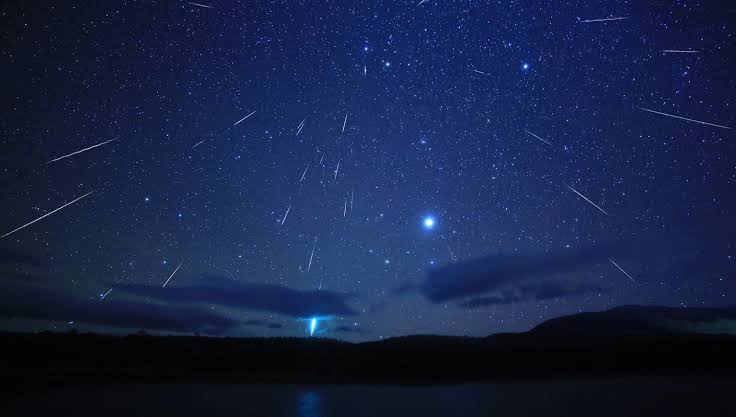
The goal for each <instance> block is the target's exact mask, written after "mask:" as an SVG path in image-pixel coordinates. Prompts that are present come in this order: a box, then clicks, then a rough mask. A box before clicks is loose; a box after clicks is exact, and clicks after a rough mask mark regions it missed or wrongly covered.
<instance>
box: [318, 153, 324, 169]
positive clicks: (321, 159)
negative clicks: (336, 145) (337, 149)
mask: <svg viewBox="0 0 736 417" xmlns="http://www.w3.org/2000/svg"><path fill="white" fill-rule="evenodd" d="M324 159H325V154H322V158H319V165H320V166H321V165H322V161H324Z"/></svg>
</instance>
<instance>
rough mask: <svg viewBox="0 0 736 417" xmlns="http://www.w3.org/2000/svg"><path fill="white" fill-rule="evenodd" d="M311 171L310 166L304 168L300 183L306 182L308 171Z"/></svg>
mask: <svg viewBox="0 0 736 417" xmlns="http://www.w3.org/2000/svg"><path fill="white" fill-rule="evenodd" d="M308 169H309V164H307V166H306V167H305V168H304V172H302V177H301V178H300V179H299V182H302V181H304V176H305V175H307V170H308Z"/></svg>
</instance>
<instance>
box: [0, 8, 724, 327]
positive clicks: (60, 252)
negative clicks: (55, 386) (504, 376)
mask: <svg viewBox="0 0 736 417" xmlns="http://www.w3.org/2000/svg"><path fill="white" fill-rule="evenodd" d="M198 3H200V4H201V5H207V6H211V7H202V6H198V5H194V4H190V3H187V2H179V1H136V2H132V1H127V2H97V1H79V2H75V1H70V2H20V1H17V2H5V3H3V5H2V6H0V27H2V28H3V29H2V30H1V31H0V68H2V70H1V73H2V74H3V76H4V77H3V78H4V80H3V87H2V94H0V186H1V187H0V200H1V201H2V204H1V207H2V210H1V212H0V213H1V216H0V233H2V234H5V233H7V232H10V231H13V230H14V229H16V228H18V227H20V226H23V225H24V224H26V223H28V222H30V221H32V220H34V219H37V218H38V217H40V216H42V215H44V214H46V213H49V212H51V211H52V210H54V209H56V208H59V207H61V206H63V205H64V204H66V203H69V202H70V201H72V200H74V199H76V198H78V197H81V196H83V195H85V194H86V193H88V192H90V191H93V190H94V192H93V193H92V194H90V195H88V196H86V197H85V198H83V199H81V200H79V201H76V202H74V203H73V204H70V205H69V206H66V207H64V208H63V209H61V210H59V211H57V212H55V213H53V214H51V215H49V216H47V217H45V218H43V219H41V220H39V221H38V222H36V223H34V224H31V225H29V226H27V227H26V228H23V229H20V230H18V231H16V232H14V233H12V234H10V235H8V236H6V237H4V238H2V239H0V285H1V286H3V287H4V289H3V291H2V292H3V294H4V295H2V296H0V316H1V317H2V318H0V326H1V327H2V328H5V329H46V328H49V329H57V330H66V329H69V328H80V329H91V330H105V331H117V330H115V329H120V328H123V329H125V330H124V331H130V330H131V329H132V330H137V329H139V328H147V329H149V330H153V331H164V332H167V331H173V332H181V331H184V332H190V331H191V332H194V331H199V332H206V333H212V334H228V335H263V336H268V335H278V336H293V335H303V334H304V333H305V329H306V328H307V322H306V321H304V320H303V319H307V318H310V317H312V316H318V317H320V318H322V319H323V320H321V321H320V323H319V326H318V330H317V334H319V335H322V336H329V337H339V338H346V339H351V340H352V339H377V338H380V337H388V336H397V335H404V334H413V333H439V334H470V335H485V334H488V333H493V332H499V331H521V330H526V329H528V328H529V327H530V326H533V325H535V324H537V323H539V322H541V321H543V320H545V319H548V318H551V317H555V316H559V315H562V314H569V313H573V312H578V311H594V310H601V309H606V308H610V307H614V306H617V305H622V304H664V305H675V306H677V305H683V306H723V305H733V304H734V301H735V300H734V294H735V293H734V291H736V284H735V283H734V273H735V272H736V258H735V257H736V251H735V250H734V249H735V248H734V243H736V238H735V237H734V232H736V221H735V220H734V210H735V209H736V195H735V190H736V188H735V187H736V131H735V130H734V129H730V128H728V127H734V126H736V114H735V112H734V103H733V97H734V94H735V93H736V81H735V78H734V76H733V74H736V65H735V64H736V62H735V59H736V37H735V33H736V31H735V24H736V11H735V10H734V9H733V8H729V7H728V6H727V5H725V4H722V5H719V4H718V3H719V2H682V1H675V2H590V1H581V2H525V1H524V2H500V3H498V2H485V1H454V2H453V1H441V0H428V1H426V2H424V3H422V4H421V5H419V6H417V3H418V1H417V2H376V1H361V2H358V1H355V2H349V1H344V2H343V1H335V2H323V1H299V2H297V1H284V2H273V3H270V2H269V3H268V4H266V2H227V1H204V0H203V1H201V2H198ZM645 3H646V4H645ZM611 17H625V19H619V20H608V21H593V22H586V20H596V19H604V18H611ZM666 50H678V51H691V52H666ZM646 109H648V110H650V111H647V110H646ZM252 112H255V113H252ZM655 112H659V113H655ZM251 113H252V115H251V116H250V117H248V118H247V119H245V120H243V121H242V122H240V123H238V124H235V123H236V122H238V121H239V120H241V119H242V118H243V117H245V116H246V115H249V114H251ZM668 115H675V116H680V117H684V118H688V119H693V120H696V121H701V122H707V123H711V124H703V123H697V122H694V121H688V120H683V119H678V118H674V117H670V116H668ZM302 122H303V124H302ZM712 124H715V125H719V126H713V125H712ZM115 138H117V139H116V140H114V141H112V142H109V143H106V144H104V145H101V146H98V147H95V148H92V149H89V150H87V151H85V152H81V153H78V154H75V155H72V156H69V157H67V158H63V159H60V160H58V161H54V162H51V163H47V162H48V161H51V160H53V159H55V158H58V157H61V156H65V155H67V154H70V153H73V152H76V151H79V150H82V149H85V148H88V147H91V146H93V145H96V144H99V143H102V142H105V141H108V140H111V139H115ZM338 164H339V168H338ZM305 170H306V172H305ZM577 193H579V194H577ZM586 199H588V200H590V201H586ZM287 211H288V215H286V216H285V214H286V213H287ZM428 217H431V218H432V219H434V223H433V224H432V225H431V227H427V224H425V219H426V218H428ZM284 218H285V219H284ZM282 223H283V224H282ZM312 253H313V256H312ZM310 258H311V265H310ZM180 264H181V267H180V268H179V269H178V270H177V266H179V265H180ZM619 268H620V269H619ZM175 270H176V274H175V275H174V276H173V277H172V278H171V280H170V281H169V282H168V284H167V285H166V287H165V288H161V287H162V286H163V285H164V283H165V282H166V281H167V279H168V278H169V277H170V276H171V274H172V273H173V272H174V271H175ZM622 270H623V271H622ZM624 271H625V272H624ZM627 274H628V275H629V276H627ZM111 288H112V291H110V292H109V293H108V290H110V289H111ZM105 293H107V295H106V296H104V297H102V296H101V295H102V294H105ZM70 322H71V323H70Z"/></svg>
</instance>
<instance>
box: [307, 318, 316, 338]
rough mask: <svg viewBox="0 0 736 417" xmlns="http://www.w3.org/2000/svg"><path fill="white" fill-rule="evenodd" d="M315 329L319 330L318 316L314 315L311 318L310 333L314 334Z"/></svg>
mask: <svg viewBox="0 0 736 417" xmlns="http://www.w3.org/2000/svg"><path fill="white" fill-rule="evenodd" d="M315 330H317V318H316V317H312V319H311V320H309V335H310V336H314V331H315Z"/></svg>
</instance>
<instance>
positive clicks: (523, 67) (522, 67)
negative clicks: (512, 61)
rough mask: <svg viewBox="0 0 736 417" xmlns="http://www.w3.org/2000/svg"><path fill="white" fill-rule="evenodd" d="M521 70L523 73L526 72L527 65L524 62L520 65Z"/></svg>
mask: <svg viewBox="0 0 736 417" xmlns="http://www.w3.org/2000/svg"><path fill="white" fill-rule="evenodd" d="M521 69H523V70H524V71H526V70H528V69H529V64H528V63H527V62H524V63H523V64H521Z"/></svg>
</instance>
